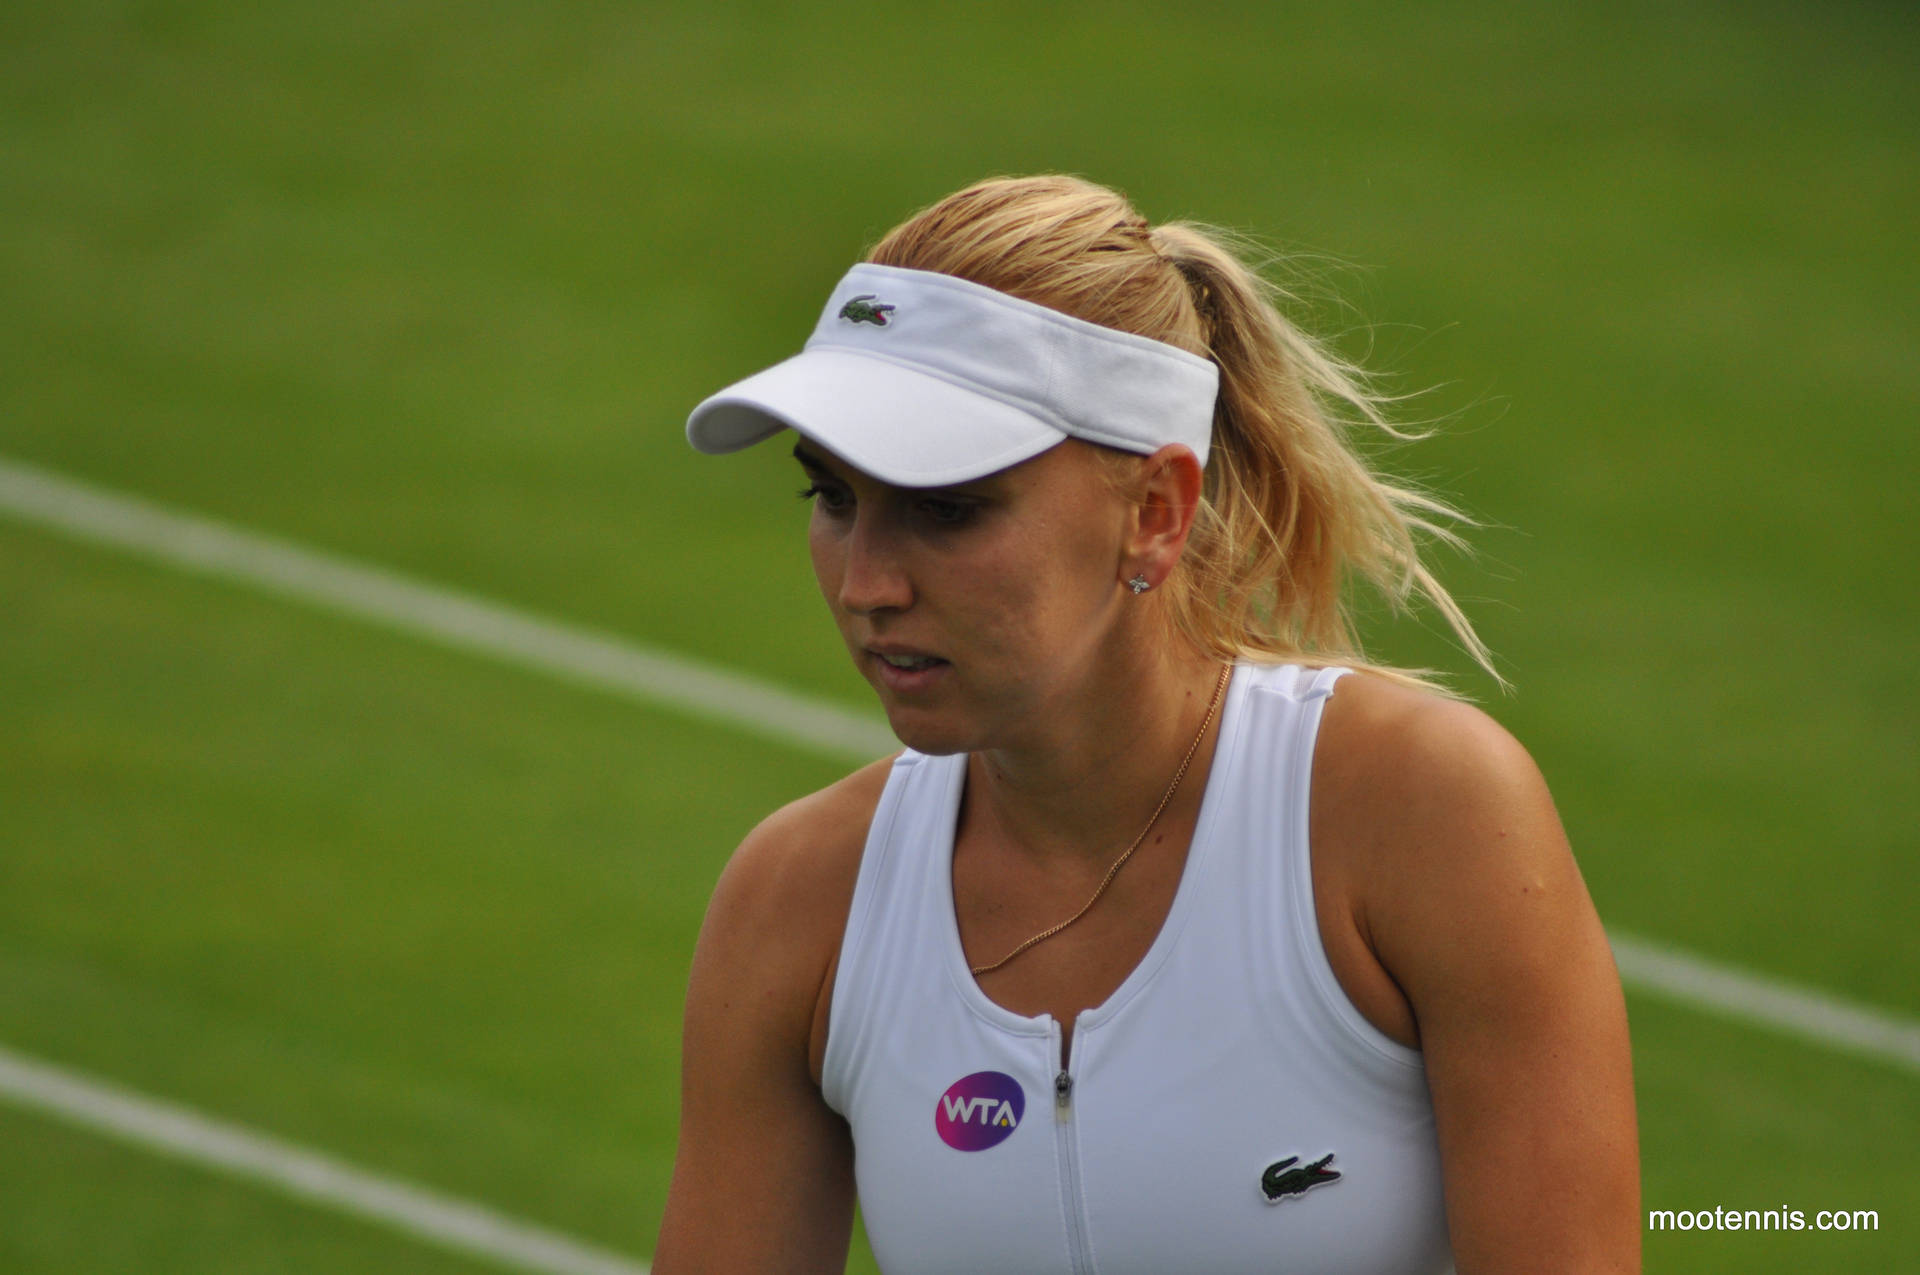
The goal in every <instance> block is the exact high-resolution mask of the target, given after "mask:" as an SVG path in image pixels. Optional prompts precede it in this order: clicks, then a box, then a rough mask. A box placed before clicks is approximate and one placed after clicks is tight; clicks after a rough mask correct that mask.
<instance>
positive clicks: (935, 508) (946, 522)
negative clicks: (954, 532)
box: [920, 496, 979, 527]
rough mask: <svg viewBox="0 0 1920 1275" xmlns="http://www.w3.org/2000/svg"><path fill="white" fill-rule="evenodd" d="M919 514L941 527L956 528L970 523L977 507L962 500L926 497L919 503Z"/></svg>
mask: <svg viewBox="0 0 1920 1275" xmlns="http://www.w3.org/2000/svg"><path fill="white" fill-rule="evenodd" d="M920 512H921V513H923V514H925V515H926V516H927V517H928V518H929V519H931V520H932V521H934V522H937V523H939V524H940V525H941V526H943V527H958V526H961V525H963V524H965V523H967V522H968V521H970V520H971V519H972V518H973V516H974V514H975V513H977V512H979V507H978V506H976V505H974V504H972V503H970V502H968V501H964V500H949V499H947V498H946V497H944V496H926V497H923V498H922V499H921V501H920Z"/></svg>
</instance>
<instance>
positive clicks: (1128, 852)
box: [972, 664, 1233, 974]
mask: <svg viewBox="0 0 1920 1275" xmlns="http://www.w3.org/2000/svg"><path fill="white" fill-rule="evenodd" d="M1232 674H1233V665H1231V664H1228V665H1226V666H1225V667H1223V668H1222V669H1221V670H1220V680H1219V681H1217V682H1215V683H1214V684H1213V698H1212V699H1211V700H1209V701H1207V715H1206V717H1204V718H1203V719H1201V722H1200V731H1199V733H1198V734H1196V735H1195V736H1194V737H1193V742H1192V743H1191V744H1188V745H1187V755H1186V756H1185V757H1182V758H1181V759H1180V769H1178V770H1176V771H1174V772H1173V782H1172V783H1170V784H1168V785H1167V790H1166V791H1165V792H1164V793H1161V794H1160V804H1159V805H1157V806H1155V807H1154V808H1153V814H1152V815H1151V816H1149V817H1148V819H1147V826H1146V827H1144V828H1142V829H1140V835H1139V836H1137V837H1135V838H1134V839H1133V844H1132V845H1130V846H1128V847H1127V848H1126V849H1125V850H1122V851H1121V852H1120V857H1119V858H1118V859H1115V860H1114V861H1113V866H1112V867H1111V868H1108V869H1107V875H1106V876H1104V877H1102V878H1100V888H1099V889H1097V890H1095V891H1094V892H1093V897H1092V898H1091V899H1088V900H1087V901H1086V903H1085V904H1084V905H1083V906H1082V907H1081V908H1080V910H1079V911H1078V912H1075V913H1074V914H1073V915H1072V916H1070V917H1068V918H1067V919H1066V920H1064V921H1062V922H1060V924H1058V925H1055V926H1051V927H1050V928H1048V929H1044V930H1042V931H1040V932H1039V933H1038V934H1036V935H1034V936H1033V937H1032V938H1030V939H1028V940H1027V941H1026V942H1024V943H1022V944H1020V946H1018V947H1016V948H1014V949H1013V950H1012V951H1011V952H1008V953H1007V954H1006V955H1005V956H1003V957H1001V958H1000V959H999V960H997V961H994V962H993V963H991V964H989V965H975V966H973V967H972V970H973V973H975V974H991V973H993V971H995V970H997V969H999V968H1000V967H1001V966H1002V965H1005V964H1006V963H1007V962H1008V961H1011V960H1012V959H1013V958H1014V957H1016V956H1018V955H1020V953H1022V952H1024V951H1026V950H1027V949H1028V948H1030V947H1032V946H1033V945H1034V944H1036V943H1044V942H1046V941H1047V940H1048V939H1050V938H1052V937H1053V936H1054V935H1056V934H1058V933H1059V932H1060V931H1062V930H1064V929H1066V928H1067V927H1068V926H1069V925H1072V924H1073V923H1074V922H1075V921H1078V920H1079V919H1080V918H1081V917H1083V916H1085V915H1086V914H1087V913H1089V912H1091V911H1093V905H1094V904H1096V903H1098V902H1099V901H1100V896H1101V895H1103V894H1105V893H1106V892H1107V887H1108V886H1110V885H1112V884H1113V879H1114V877H1116V876H1118V875H1119V874H1120V869H1121V868H1123V867H1125V866H1126V863H1127V860H1128V859H1131V858H1132V857H1133V852H1134V851H1135V850H1138V849H1139V848H1140V843H1141V842H1142V841H1145V840H1146V839H1147V834H1148V833H1149V832H1152V831H1153V825H1154V824H1156V823H1159V822H1160V815H1161V814H1162V813H1163V812H1164V811H1165V810H1166V808H1167V803H1168V802H1169V801H1172V800H1173V794H1174V793H1175V792H1177V791H1179V788H1180V781H1181V780H1182V779H1185V778H1186V777H1187V767H1188V766H1189V765H1190V764H1191V763H1192V761H1193V755H1194V754H1195V753H1197V752H1199V751H1200V741H1201V740H1203V739H1205V738H1206V737H1207V727H1209V726H1211V725H1212V724H1213V714H1214V710H1215V709H1217V708H1219V707H1220V696H1221V694H1222V693H1224V692H1225V691H1226V689H1227V679H1228V678H1229V677H1231V676H1232Z"/></svg>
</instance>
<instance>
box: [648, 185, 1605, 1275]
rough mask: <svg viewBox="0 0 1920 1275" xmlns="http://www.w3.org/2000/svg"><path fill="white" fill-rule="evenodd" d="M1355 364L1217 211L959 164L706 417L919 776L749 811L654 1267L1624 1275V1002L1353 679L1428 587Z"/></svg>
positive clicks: (1506, 761) (1452, 790)
mask: <svg viewBox="0 0 1920 1275" xmlns="http://www.w3.org/2000/svg"><path fill="white" fill-rule="evenodd" d="M1334 407H1339V408H1344V409H1347V415H1349V416H1351V415H1354V414H1358V415H1359V416H1360V418H1361V419H1362V420H1363V421H1367V422H1371V423H1372V424H1375V425H1380V426H1383V427H1384V425H1385V422H1384V421H1383V420H1382V419H1381V416H1380V413H1379V411H1378V410H1377V405H1376V402H1375V400H1374V399H1372V398H1371V397H1369V396H1368V394H1367V393H1366V392H1365V391H1364V389H1363V388H1362V387H1361V384H1360V382H1359V381H1358V379H1357V377H1356V375H1355V374H1353V373H1352V372H1351V371H1350V370H1349V369H1347V368H1345V367H1344V366H1343V365H1342V364H1340V363H1339V362H1338V361H1337V360H1336V359H1334V358H1332V357H1331V356H1330V355H1328V354H1326V353H1325V352H1323V351H1322V350H1321V349H1320V348H1319V347H1317V346H1316V345H1314V344H1313V343H1312V342H1311V341H1310V340H1308V339H1307V338H1306V337H1305V336H1303V335H1301V334H1300V333H1299V332H1297V331H1296V330H1295V329H1294V328H1292V327H1291V326H1289V325H1288V324H1287V322H1286V321H1285V320H1284V319H1282V318H1281V317H1280V315H1279V314H1278V313H1277V311H1276V310H1275V309H1274V308H1273V307H1272V305H1271V304H1270V303H1269V302H1268V300H1267V299H1266V296H1265V294H1264V293H1263V292H1262V289H1261V285H1260V284H1259V282H1258V280H1257V279H1256V278H1255V277H1254V276H1253V275H1252V274H1251V273H1250V272H1249V271H1247V270H1246V269H1245V268H1244V267H1243V266H1242V265H1241V264H1240V263H1239V262H1238V261H1237V260H1236V259H1235V258H1234V257H1233V255H1232V254H1231V253H1229V252H1228V251H1226V250H1225V249H1223V248H1222V247H1221V246H1219V244H1218V243H1217V242H1216V241H1215V240H1213V239H1212V238H1210V237H1209V236H1208V235H1207V234H1206V233H1204V232H1202V231H1200V230H1198V229H1196V228H1193V227H1189V226H1182V225H1167V226H1161V227H1150V226H1148V224H1147V223H1146V222H1145V221H1144V220H1143V219H1141V218H1140V217H1139V216H1138V214H1136V213H1135V212H1134V211H1133V210H1132V209H1131V208H1130V207H1129V206H1128V205H1127V204H1126V203H1125V201H1124V200H1123V199H1121V198H1120V197H1119V196H1118V195H1117V194H1115V193H1113V192H1111V191H1108V190H1105V189H1102V188H1100V187H1096V186H1092V185H1089V184H1087V183H1084V182H1081V181H1078V180H1076V179H1070V178H1063V177H1041V178H1028V179H1011V180H998V181H990V182H985V183H982V184H980V185H977V186H974V187H971V188H969V189H967V190H964V191H961V192H959V193H958V194H956V195H953V196H951V197H949V198H948V199H946V200H944V201H942V202H940V203H939V204H936V205H934V206H933V207H931V208H929V209H927V210H926V211H924V212H922V213H920V214H919V215H917V216H915V217H914V218H912V219H911V220H909V221H908V222H906V223H905V224H903V225H902V226H900V227H899V228H897V229H896V230H894V231H893V232H891V233H890V234H888V235H887V236H886V237H885V238H884V239H883V240H882V241H881V242H880V244H879V245H878V246H877V247H876V248H875V249H874V251H873V253H872V254H871V256H870V258H869V261H868V262H867V263H863V264H862V265H860V266H857V267H855V268H854V270H853V271H852V272H851V273H850V274H849V275H848V276H847V277H846V279H844V280H843V281H842V283H841V285H840V287H839V288H838V289H837V290H836V291H835V293H834V295H833V297H832V298H831V300H830V301H829V303H828V305H827V308H826V310H825V311H824V312H823V314H822V317H821V320H820V323H819V326H818V327H817V328H816V330H815V333H814V336H813V338H812V340H810V341H809V342H808V346H807V349H806V351H805V352H804V353H802V354H801V355H799V356H798V357H796V358H795V359H792V360H789V361H788V362H786V363H784V364H781V365H779V366H777V367H775V368H772V369H769V370H768V371H766V372H763V373H761V374H759V375H758V376H755V377H752V378H749V379H748V380H746V381H744V382H742V383H740V384H739V385H736V386H734V387H732V388H731V389H729V390H727V391H725V392H723V393H722V394H719V395H716V396H715V397H714V398H711V399H709V400H708V401H707V402H705V403H703V404H702V405H701V406H700V407H699V408H698V409H697V410H696V411H695V413H694V415H693V417H692V419H691V420H690V421H689V424H688V434H689V438H690V439H691V441H692V442H693V444H694V445H695V446H696V447H698V448H700V449H701V450H704V451H715V452H718V451H729V450H733V449H735V448H738V447H744V446H746V445H748V444H750V443H752V442H755V441H758V440H759V439H761V438H765V437H768V436H771V435H773V434H775V433H779V432H781V431H782V430H785V429H788V428H791V429H792V431H793V434H792V435H791V437H793V439H794V443H793V452H794V456H795V459H796V460H797V461H798V463H799V464H800V467H801V469H802V471H803V472H804V474H805V475H806V480H807V482H808V489H807V491H806V492H805V493H803V494H805V495H807V496H809V497H811V498H812V500H813V501H814V505H813V511H812V519H811V524H810V529H809V544H810V547H811V550H812V556H813V562H814V567H815V571H816V573H817V575H818V577H819V582H820V586H821V589H822V592H823V593H824V594H825V596H826V600H827V603H828V605H829V607H830V608H831V610H832V612H833V615H834V618H835V620H836V622H837V623H838V625H839V627H840V631H841V634H842V636H843V638H844V639H845V640H846V643H847V646H848V649H849V651H850V652H851V653H852V655H853V658H854V661H855V663H856V664H857V665H858V666H859V668H860V670H861V672H862V673H863V674H864V675H865V676H866V677H867V678H868V680H869V681H870V682H871V683H872V684H873V686H874V688H875V690H876V691H877V692H878V694H879V697H880V701H881V704H882V705H883V707H884V708H885V710H886V713H887V718H888V721H889V722H890V723H891V725H892V727H893V729H894V731H895V733H896V734H897V735H898V736H899V737H900V739H901V741H902V742H903V743H905V744H906V745H907V751H906V752H904V753H902V754H901V755H900V756H899V757H898V758H896V759H892V760H888V761H881V762H876V763H875V764H873V765H872V766H869V767H867V768H865V769H863V770H860V771H858V772H856V773H854V774H853V775H851V776H849V777H847V778H846V779H844V780H842V781H841V782H839V783H837V784H835V785H833V786H832V787H830V788H827V789H825V790H823V791H821V792H818V793H815V794H813V795H812V796H809V797H806V798H803V799H802V800H800V801H798V802H795V803H794V804H793V805H791V806H789V807H787V808H786V809H784V810H781V811H779V812H778V813H776V814H774V815H773V816H772V817H770V818H769V819H768V820H767V821H766V822H765V823H763V824H762V825H760V827H758V828H757V829H755V830H754V832H753V833H752V834H751V835H750V836H749V837H748V838H747V839H746V841H745V842H744V843H743V844H742V845H741V847H740V849H739V851H738V852H737V853H736V855H735V856H734V858H733V860H732V861H731V862H730V864H729V865H728V867H727V869H726V872H725V873H724V874H723V876H722V878H721V881H720V883H719V886H718V887H717V889H716V891H715V894H714V899H713V903H712V906H711V909H710V911H709V913H708V916H707V919H706V923H705V926H704V928H703V931H702V934H701V939H700V943H699V947H698V950H697V952H696V954H695V957H694V966H693V975H692V980H691V986H690V989H689V994H688V1004H687V1019H686V1036H685V1054H684V1081H683V1085H684V1088H683V1109H682V1120H683V1123H682V1136H681V1141H680V1152H679V1157H678V1160H677V1162H676V1165H675V1170H674V1178H673V1186H672V1189H671V1192H670V1194H669V1197H668V1204H667V1214H666V1219H665V1222H664V1225H663V1228H662V1233H661V1237H660V1243H659V1248H658V1252H657V1254H656V1257H655V1264H654V1270H655V1271H656V1272H657V1275H683V1273H684V1272H693V1271H767V1270H781V1271H838V1270H840V1269H841V1268H842V1266H843V1265H844V1262H845V1255H846V1247H847V1243H848V1233H849V1226H850V1218H851V1214H852V1209H853V1203H854V1198H855V1194H856V1185H857V1192H858V1196H859V1198H860V1200H861V1202H862V1206H863V1209H864V1213H865V1218H866V1223H867V1229H868V1232H869V1235H870V1237H871V1238H872V1241H873V1244H874V1249H875V1252H876V1254H877V1256H878V1257H879V1259H880V1262H881V1265H882V1267H883V1268H884V1269H886V1270H888V1271H889V1272H894V1271H1020V1272H1039V1271H1056V1270H1057V1271H1075V1272H1081V1271H1095V1270H1098V1271H1102V1272H1116V1271H1143V1272H1146V1271H1154V1272H1165V1271H1240V1270H1249V1271H1251V1270H1261V1271H1267V1270H1282V1269H1284V1270H1299V1271H1322V1270H1324V1271H1351V1272H1359V1271H1369V1272H1371V1271H1380V1272H1388V1271H1391V1272H1396V1273H1404V1272H1413V1271H1437V1270H1446V1269H1450V1268H1451V1267H1452V1266H1453V1264H1457V1269H1459V1270H1460V1271H1462V1272H1502V1271H1523V1270H1524V1271H1555V1272H1571V1271H1626V1270H1636V1269H1638V1263H1639V1250H1638V1235H1639V1220H1638V1212H1639V1200H1638V1163H1637V1150H1636V1141H1635V1137H1636V1135H1635V1127H1634V1112H1633V1096H1632V1084H1631V1075H1630V1063H1629V1058H1628V1046H1627V1029H1626V1017H1625V1012H1624V1008H1623V1005H1622V1000H1621V995H1620V988H1619V982H1618V979H1617V977H1616V975H1615V972H1614V969H1613V965H1612V961H1611V957H1610V955H1609V952H1608V949H1607V946H1606V940H1605V936H1604V934H1603V932H1602V930H1601V927H1600V924H1599V921H1598V919H1597V918H1596V916H1595V914H1594V911H1593V907H1592V904H1591V902H1590V901H1589V899H1588V896H1587V893H1586V890H1585V887H1584V885H1583V884H1582V882H1581V879H1580V875H1579V872H1578V870H1577V868H1576V867H1575V865H1574V862H1573V858H1572V855H1571V853H1570V852H1569V850H1568V847H1567V843H1566V839H1565V836H1564V834H1563V833H1562V831H1561V829H1560V826H1559V822H1558V819H1557V817H1556V815H1555V813H1554V810H1553V805H1552V802H1551V800H1550V798H1549V796H1548V794H1547V791H1546V788H1545V786H1544V784H1543V782H1542V780H1541V778H1540V776H1539V774H1538V772H1537V771H1536V769H1535V768H1534V766H1533V764H1532V762H1531V761H1530V760H1529V759H1528V757H1527V755H1526V753H1525V752H1523V751H1522V750H1521V749H1520V747H1519V746H1518V745H1517V744H1516V743H1514V741H1513V740H1512V739H1511V738H1510V737H1509V736H1508V735H1507V734H1506V733H1505V732H1503V731H1502V730H1501V729H1500V728H1499V727H1498V726H1496V725H1494V724H1493V722H1492V721H1491V720H1490V719H1488V718H1487V717H1485V716H1484V715H1483V714H1481V713H1480V712H1478V711H1476V710H1475V709H1473V708H1470V707H1468V706H1467V705H1465V704H1462V703H1460V702H1458V701H1456V700H1454V699H1451V698H1448V697H1446V696H1444V695H1442V694H1438V693H1436V692H1434V691H1433V690H1432V689H1430V688H1428V687H1427V686H1425V685H1424V684H1423V683H1422V682H1421V681H1420V680H1419V679H1418V678H1417V677H1415V676H1412V675H1409V674H1406V673H1403V672H1397V671H1394V670H1390V669H1384V668H1379V667H1374V666H1370V665H1368V664H1367V663H1366V662H1365V661H1364V660H1363V658H1362V657H1361V655H1360V652H1359V649H1358V647H1357V646H1356V645H1355V643H1354V641H1353V639H1352V636H1351V631H1350V626H1349V622H1348V616H1347V612H1346V610H1345V609H1344V606H1343V603H1342V600H1341V599H1342V587H1343V582H1345V581H1346V580H1347V579H1348V577H1350V576H1352V575H1356V574H1357V575H1359V576H1362V577H1366V578H1370V579H1371V580H1373V581H1374V582H1375V583H1377V584H1379V585H1381V586H1383V587H1384V588H1385V590H1386V591H1387V593H1388V594H1389V596H1390V597H1392V598H1394V599H1396V600H1399V599H1403V598H1404V597H1405V596H1406V595H1407V594H1408V593H1409V592H1410V591H1417V592H1421V593H1424V594H1425V595H1426V596H1427V597H1428V598H1429V599H1431V600H1432V601H1433V602H1435V603H1436V604H1437V605H1438V606H1439V608H1440V610H1441V611H1442V612H1443V614H1445V615H1446V616H1447V617H1448V619H1449V621H1450V622H1451V624H1452V625H1453V627H1454V630H1455V632H1456V633H1457V634H1458V635H1459V636H1460V637H1461V639H1462V640H1463V641H1464V642H1465V643H1466V644H1467V646H1468V648H1469V649H1470V650H1472V651H1474V652H1475V653H1476V654H1477V655H1480V656H1481V657H1482V660H1483V662H1484V652H1483V651H1482V650H1481V648H1480V646H1479V644H1478V642H1477V640H1476V639H1475V637H1474V635H1473V633H1472V630H1471V628H1470V627H1469V626H1468V625H1467V622H1466V620H1465V619H1464V617H1462V616H1461V615H1460V614H1459V612H1458V611H1457V609H1456V608H1454V606H1453V604H1452V602H1451V601H1450V599H1449V598H1448V597H1447V595H1446V593H1445V592H1444V591H1443V590H1442V589H1441V588H1440V586H1439V585H1438V584H1437V583H1436V582H1435V581H1434V580H1433V579H1432V577H1431V576H1429V575H1428V574H1427V572H1426V570H1425V569H1424V568H1423V567H1422V566H1421V565H1420V563H1419V560H1418V558H1417V556H1416V554H1415V550H1414V534H1415V532H1416V530H1419V529H1427V530H1434V528H1432V527H1431V526H1430V524H1429V523H1428V522H1427V521H1426V519H1427V517H1429V516H1431V515H1434V514H1436V513H1443V512H1445V511H1444V507H1442V506H1439V505H1437V504H1435V503H1434V502H1432V501H1430V500H1428V499H1426V498H1423V497H1420V496H1417V495H1415V494H1413V493H1410V492H1408V491H1406V490H1403V489H1399V488H1396V487H1393V486H1390V485H1388V484H1386V483H1384V482H1382V481H1381V480H1380V479H1378V478H1376V477H1375V476H1374V475H1373V474H1371V473H1370V472H1369V470H1368V468H1367V467H1366V465H1365V464H1364V463H1363V462H1362V461H1361V460H1360V459H1359V458H1358V457H1357V456H1356V455H1355V453H1354V452H1353V451H1352V450H1351V449H1350V448H1349V447H1348V445H1347V444H1346V443H1345V442H1344V440H1343V437H1342V431H1341V429H1340V428H1339V426H1338V425H1337V424H1336V420H1335V416H1334V413H1333V410H1332V409H1333V408H1334Z"/></svg>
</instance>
